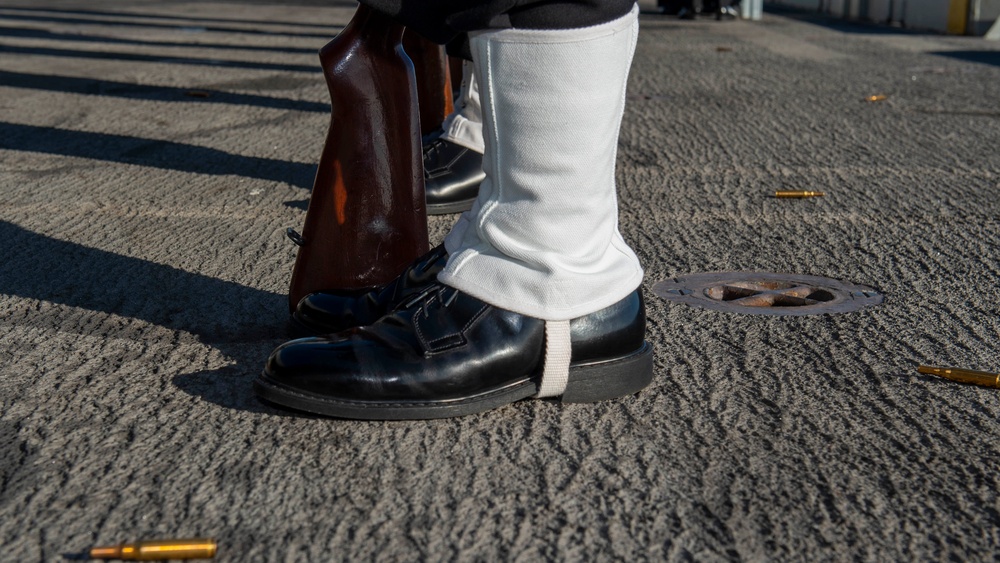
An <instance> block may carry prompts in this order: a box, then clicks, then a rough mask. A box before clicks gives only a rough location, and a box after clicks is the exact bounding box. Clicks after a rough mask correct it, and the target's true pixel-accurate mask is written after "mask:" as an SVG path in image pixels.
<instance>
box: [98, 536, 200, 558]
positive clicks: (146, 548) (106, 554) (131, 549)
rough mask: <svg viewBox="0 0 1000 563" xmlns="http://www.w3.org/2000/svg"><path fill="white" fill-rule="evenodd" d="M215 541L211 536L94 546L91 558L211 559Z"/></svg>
mask: <svg viewBox="0 0 1000 563" xmlns="http://www.w3.org/2000/svg"><path fill="white" fill-rule="evenodd" d="M215 550H216V542H215V540H214V539H211V538H188V539H172V540H151V541H140V542H135V543H123V544H119V545H109V546H101V547H95V548H93V549H91V550H90V558H91V559H122V560H125V561H156V560H162V559H211V558H213V557H215Z"/></svg>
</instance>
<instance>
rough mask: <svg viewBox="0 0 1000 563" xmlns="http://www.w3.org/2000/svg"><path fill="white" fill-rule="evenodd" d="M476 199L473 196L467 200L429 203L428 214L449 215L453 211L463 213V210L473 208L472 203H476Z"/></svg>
mask: <svg viewBox="0 0 1000 563" xmlns="http://www.w3.org/2000/svg"><path fill="white" fill-rule="evenodd" d="M475 201H476V199H475V198H473V199H467V200H465V201H454V202H451V203H428V204H427V214H428V215H449V214H451V213H462V212H463V211H468V210H470V209H472V204H473V203H475Z"/></svg>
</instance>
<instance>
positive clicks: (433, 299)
mask: <svg viewBox="0 0 1000 563" xmlns="http://www.w3.org/2000/svg"><path fill="white" fill-rule="evenodd" d="M449 292H450V293H449ZM459 293H461V292H460V291H458V290H457V289H455V288H453V287H449V286H447V285H444V284H443V283H434V284H431V285H430V286H429V287H427V289H424V290H423V291H421V292H420V293H418V294H417V295H415V296H413V297H412V298H411V299H410V300H409V301H407V302H406V303H404V304H403V306H402V308H403V309H409V308H410V307H413V306H416V305H419V306H420V312H422V313H423V315H424V318H425V319H426V318H428V317H430V310H431V308H432V306H433V305H434V304H435V303H439V304H440V307H441V308H444V309H447V308H448V307H450V306H451V304H452V303H454V302H455V299H457V298H458V294H459Z"/></svg>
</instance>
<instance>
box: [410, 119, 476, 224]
mask: <svg viewBox="0 0 1000 563" xmlns="http://www.w3.org/2000/svg"><path fill="white" fill-rule="evenodd" d="M425 141H426V142H425V144H424V189H425V190H426V192H427V214H428V215H444V214H446V213H460V212H462V211H467V210H468V209H470V208H471V207H472V203H473V202H474V201H476V196H477V195H479V184H480V183H481V182H482V181H483V179H484V178H486V174H485V173H484V172H483V155H482V154H480V153H478V152H476V151H474V150H472V149H468V148H465V147H463V146H461V145H456V144H455V143H452V142H451V141H448V140H445V139H441V138H440V137H436V138H435V137H428V138H427V139H425Z"/></svg>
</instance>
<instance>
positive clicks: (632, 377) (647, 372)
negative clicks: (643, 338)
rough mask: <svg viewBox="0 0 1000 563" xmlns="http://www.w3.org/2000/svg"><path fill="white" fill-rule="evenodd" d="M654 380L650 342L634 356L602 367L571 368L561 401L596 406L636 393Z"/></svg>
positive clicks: (604, 364) (612, 361) (603, 363)
mask: <svg viewBox="0 0 1000 563" xmlns="http://www.w3.org/2000/svg"><path fill="white" fill-rule="evenodd" d="M652 380H653V347H652V346H650V345H649V343H648V342H643V343H642V348H640V349H639V350H638V351H636V352H635V353H634V354H631V355H629V356H625V357H624V358H618V359H615V360H608V361H606V362H601V363H599V364H587V365H582V366H571V367H570V369H569V382H568V383H567V385H566V391H565V392H564V393H563V394H562V397H561V398H560V401H562V402H563V403H595V402H597V401H606V400H608V399H617V398H618V397H624V396H625V395H631V394H633V393H637V392H639V391H640V390H642V389H643V388H645V387H646V386H647V385H649V383H650V382H651V381H652Z"/></svg>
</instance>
